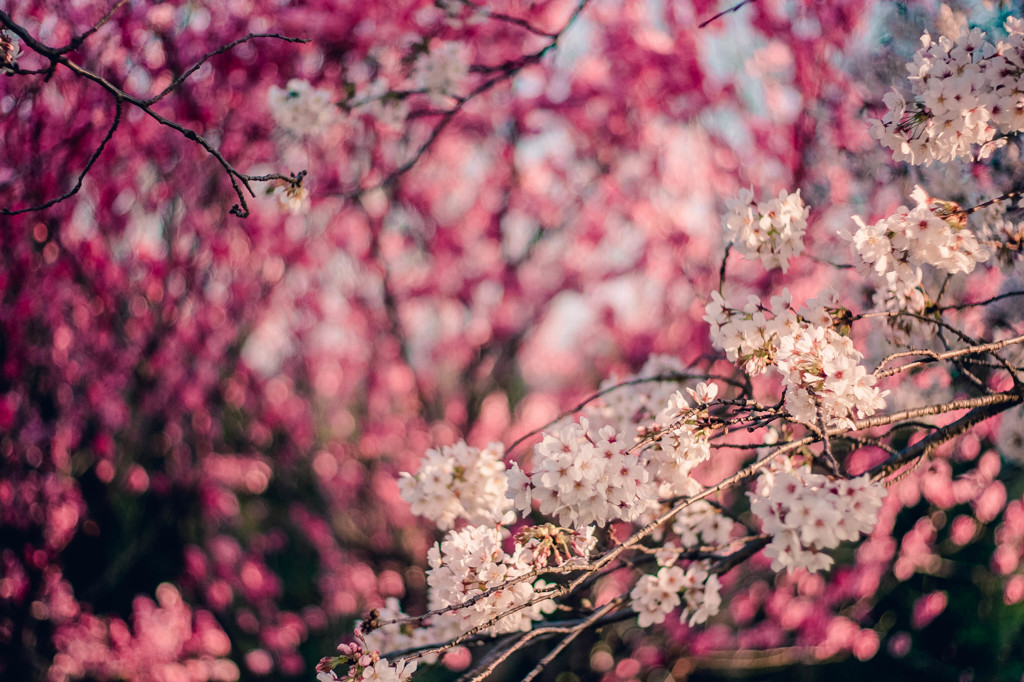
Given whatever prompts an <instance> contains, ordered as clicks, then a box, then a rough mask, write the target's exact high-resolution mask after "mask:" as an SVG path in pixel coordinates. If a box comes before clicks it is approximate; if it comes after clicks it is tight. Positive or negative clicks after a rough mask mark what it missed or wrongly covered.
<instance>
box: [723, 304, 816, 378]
mask: <svg viewBox="0 0 1024 682" xmlns="http://www.w3.org/2000/svg"><path fill="white" fill-rule="evenodd" d="M792 302H793V299H792V296H790V294H789V290H788V289H787V290H784V291H783V293H782V295H777V296H772V297H771V299H769V304H768V306H767V307H766V306H765V305H764V303H763V302H762V301H761V299H759V298H758V297H757V296H753V295H751V296H748V297H747V302H746V304H744V306H743V307H742V308H736V307H734V306H733V305H732V304H730V303H729V302H728V301H726V300H725V297H723V296H722V294H720V293H718V292H717V291H712V292H711V301H710V302H709V303H708V304H707V305H706V306H705V307H704V312H705V313H706V314H705V315H704V320H705V321H707V323H708V324H709V325H711V343H712V344H713V345H714V346H715V347H716V348H718V349H720V350H722V351H725V356H726V357H727V358H728V359H729V360H730V361H731V362H734V363H736V364H739V365H743V368H744V369H745V370H746V371H747V373H748V374H751V375H754V374H763V373H764V372H766V371H767V370H768V368H769V367H771V366H773V365H774V364H775V354H776V353H777V352H778V346H779V340H780V339H781V338H782V337H783V336H786V335H787V334H790V333H792V331H794V330H795V329H796V328H797V327H798V326H799V320H798V318H797V315H796V311H794V310H793V308H792Z"/></svg>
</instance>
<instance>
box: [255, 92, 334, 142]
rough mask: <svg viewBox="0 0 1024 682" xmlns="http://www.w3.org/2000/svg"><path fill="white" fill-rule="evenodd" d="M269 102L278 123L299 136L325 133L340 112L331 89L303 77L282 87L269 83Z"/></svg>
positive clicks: (280, 126)
mask: <svg viewBox="0 0 1024 682" xmlns="http://www.w3.org/2000/svg"><path fill="white" fill-rule="evenodd" d="M267 103H268V105H269V106H270V114H271V116H273V117H274V122H275V123H276V124H277V126H278V127H279V128H281V129H282V130H285V131H287V132H289V133H291V134H293V135H295V136H297V137H302V136H310V137H314V136H316V135H319V134H321V133H323V132H324V131H325V130H327V128H328V127H330V126H331V124H333V123H334V122H335V120H336V119H337V114H338V108H337V106H336V105H335V103H334V102H333V100H332V98H331V94H330V93H329V92H327V91H326V90H321V89H319V88H314V87H313V86H312V85H310V83H309V82H308V81H304V80H302V79H300V78H292V79H291V80H289V81H288V83H287V84H286V85H285V87H283V88H279V87H277V86H276V85H272V86H270V90H269V91H268V92H267Z"/></svg>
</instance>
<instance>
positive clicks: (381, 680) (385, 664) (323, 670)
mask: <svg viewBox="0 0 1024 682" xmlns="http://www.w3.org/2000/svg"><path fill="white" fill-rule="evenodd" d="M338 651H339V652H340V655H339V656H334V657H330V656H329V657H327V658H324V659H322V660H321V661H320V663H319V664H318V665H317V667H316V670H317V674H316V679H317V681H318V682H405V680H408V679H410V678H411V677H412V674H413V673H414V672H416V662H415V661H411V662H406V661H405V660H397V661H388V660H387V659H384V658H381V657H380V653H379V652H378V651H375V650H373V649H371V648H368V647H366V646H365V643H364V642H355V643H353V644H341V645H339V646H338ZM346 663H347V664H349V668H348V670H347V671H346V673H345V675H344V676H343V677H339V676H338V673H337V672H336V671H335V668H336V667H338V666H340V665H344V664H346Z"/></svg>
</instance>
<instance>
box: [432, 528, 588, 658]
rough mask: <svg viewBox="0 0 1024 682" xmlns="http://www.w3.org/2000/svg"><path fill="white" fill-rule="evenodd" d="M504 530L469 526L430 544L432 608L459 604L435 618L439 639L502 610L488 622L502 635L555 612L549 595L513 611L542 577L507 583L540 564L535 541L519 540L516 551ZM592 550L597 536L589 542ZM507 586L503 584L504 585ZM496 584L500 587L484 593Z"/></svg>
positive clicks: (521, 629) (540, 583)
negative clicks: (527, 543)
mask: <svg viewBox="0 0 1024 682" xmlns="http://www.w3.org/2000/svg"><path fill="white" fill-rule="evenodd" d="M502 539H503V533H502V530H501V529H500V528H498V527H495V526H467V527H466V528H463V529H462V530H459V531H450V532H449V533H448V535H446V536H445V538H444V540H443V541H442V542H441V543H440V544H436V545H434V546H433V547H431V548H430V551H429V552H428V554H427V562H428V563H429V564H430V569H429V570H428V571H427V587H428V590H429V598H428V606H429V607H430V609H431V610H435V609H445V608H450V607H458V606H460V605H463V604H467V602H468V601H470V600H473V599H474V598H475V601H472V603H470V604H468V605H466V606H463V607H462V608H456V609H452V610H449V611H446V612H445V613H443V614H441V615H440V616H434V617H432V618H431V620H430V629H431V630H432V632H433V635H434V637H433V639H434V641H444V640H445V639H449V638H451V637H456V636H458V635H461V634H463V633H465V632H468V631H469V630H471V629H473V628H476V627H479V626H482V625H484V624H486V623H488V622H489V621H491V620H492V619H494V618H495V617H496V616H499V615H500V614H507V615H505V616H504V617H502V618H501V619H500V620H498V621H497V622H495V623H493V624H492V625H490V626H488V627H487V628H486V629H484V630H483V632H485V633H488V634H492V635H497V634H504V633H508V632H525V631H528V630H529V629H530V627H531V622H532V621H533V620H537V619H540V618H541V617H542V616H543V614H544V613H550V612H551V610H552V609H553V607H554V604H553V603H552V602H551V601H550V600H540V601H538V603H536V604H533V605H532V606H530V607H528V608H524V609H520V610H518V611H515V612H514V613H508V611H509V610H510V609H513V608H514V607H517V606H521V605H523V604H525V603H527V602H529V601H531V600H532V599H534V597H535V595H536V594H537V592H538V590H543V589H545V588H546V585H545V584H544V583H543V581H534V582H530V581H529V580H523V581H522V582H518V583H515V584H514V585H506V583H508V582H510V581H512V580H513V579H515V578H517V577H520V576H522V575H524V574H526V573H529V572H530V571H532V570H533V569H534V568H535V566H534V564H533V562H532V559H534V558H535V557H536V551H535V549H536V547H533V548H530V549H528V548H527V547H524V546H523V545H522V544H520V543H518V542H516V543H515V545H514V548H513V550H512V553H511V554H507V553H506V552H505V551H504V550H503V549H502ZM584 544H586V545H587V546H586V547H585V548H583V549H585V551H587V552H589V550H590V548H591V547H592V546H593V543H592V542H588V543H584ZM502 586H504V587H502ZM493 588H501V589H497V590H496V591H495V592H493V593H491V594H488V595H487V596H485V597H481V596H480V595H481V594H483V593H484V592H487V591H488V590H491V589H493Z"/></svg>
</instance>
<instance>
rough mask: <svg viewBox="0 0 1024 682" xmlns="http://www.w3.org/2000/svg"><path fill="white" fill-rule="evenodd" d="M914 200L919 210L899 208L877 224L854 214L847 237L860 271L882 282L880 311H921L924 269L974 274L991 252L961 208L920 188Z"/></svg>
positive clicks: (922, 308)
mask: <svg viewBox="0 0 1024 682" xmlns="http://www.w3.org/2000/svg"><path fill="white" fill-rule="evenodd" d="M910 196H911V198H912V199H914V201H915V202H916V204H917V205H916V206H914V208H912V209H911V208H907V207H906V206H900V207H899V208H898V209H897V210H896V212H895V213H894V214H892V215H891V216H889V217H887V218H883V219H882V220H879V221H878V222H877V223H874V224H873V225H868V224H866V223H865V222H864V221H863V220H862V219H861V218H860V217H859V216H853V221H854V223H855V224H856V225H857V230H856V231H855V232H853V233H852V234H849V233H843V236H844V237H845V238H846V239H847V240H849V241H850V246H851V250H852V251H853V255H854V259H855V261H856V263H857V267H858V270H859V272H861V274H864V275H865V276H869V277H873V278H876V279H877V278H881V279H882V280H883V282H884V284H885V286H884V287H880V288H879V290H878V293H876V295H875V303H876V305H877V306H878V307H879V308H882V309H901V310H909V311H911V312H921V311H922V310H924V308H925V305H926V301H925V299H924V293H923V292H922V291H921V289H920V285H921V281H922V274H923V273H922V270H921V266H922V265H931V266H933V267H935V268H938V269H939V270H942V271H943V272H946V273H949V274H951V275H952V274H957V273H970V272H973V271H974V268H975V266H976V265H977V264H978V263H982V262H985V261H987V260H988V258H989V256H990V254H989V251H988V249H986V248H985V247H984V246H983V245H982V244H980V243H979V242H978V238H977V237H976V236H975V234H974V232H972V231H971V230H970V229H969V228H968V227H967V224H966V216H965V214H963V213H961V212H960V208H959V206H957V205H956V204H954V203H953V202H948V201H940V200H936V199H932V198H931V197H929V196H928V195H927V194H926V193H925V191H924V190H923V189H922V188H921V187H916V188H915V189H914V191H913V193H911V195H910Z"/></svg>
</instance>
